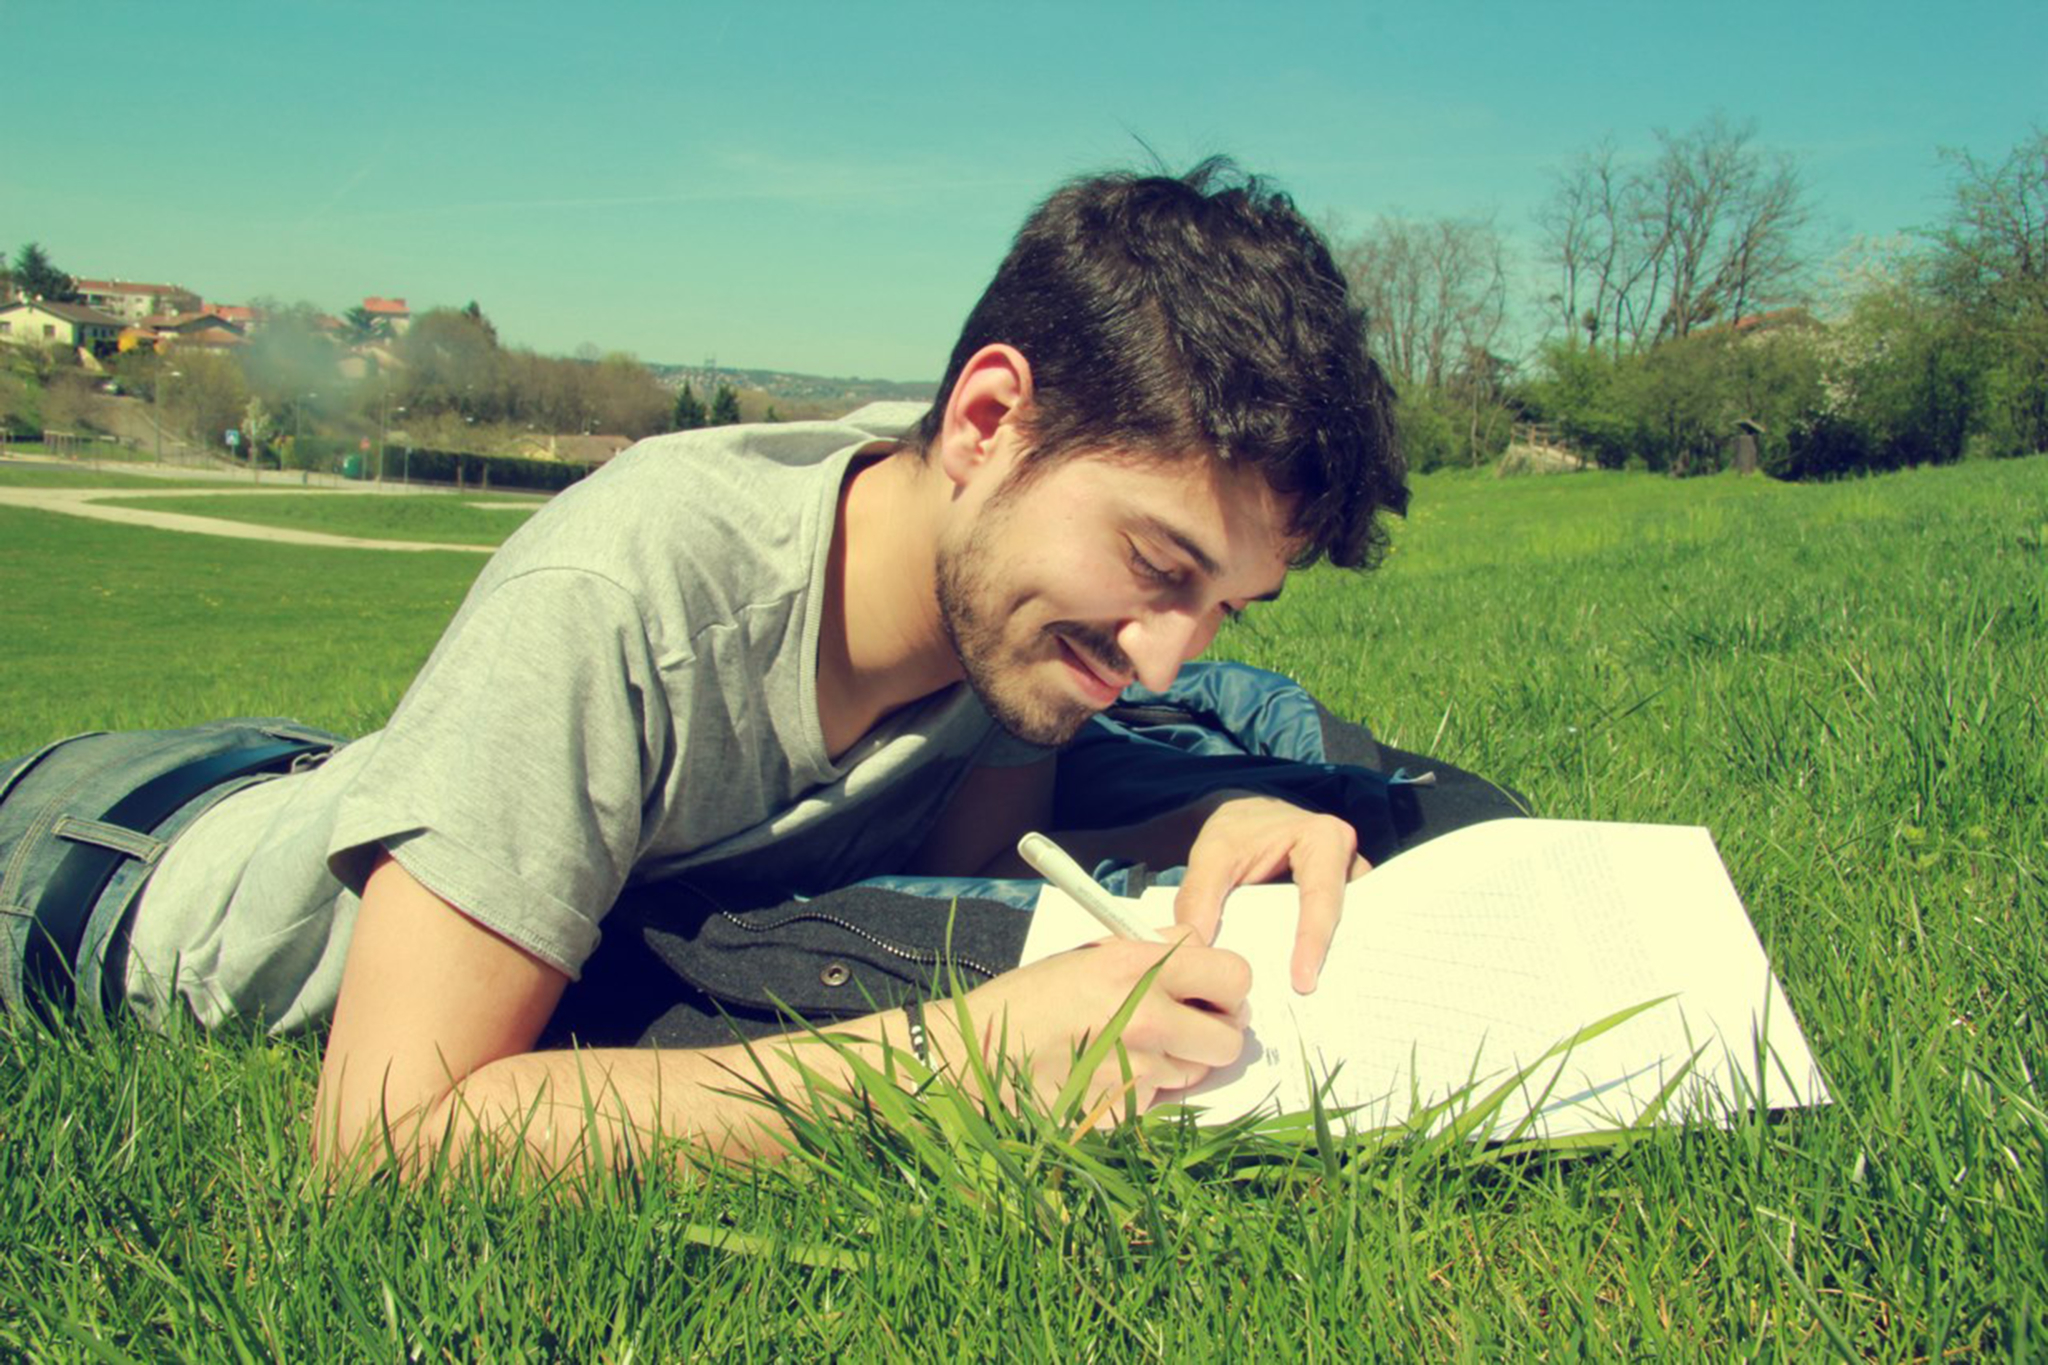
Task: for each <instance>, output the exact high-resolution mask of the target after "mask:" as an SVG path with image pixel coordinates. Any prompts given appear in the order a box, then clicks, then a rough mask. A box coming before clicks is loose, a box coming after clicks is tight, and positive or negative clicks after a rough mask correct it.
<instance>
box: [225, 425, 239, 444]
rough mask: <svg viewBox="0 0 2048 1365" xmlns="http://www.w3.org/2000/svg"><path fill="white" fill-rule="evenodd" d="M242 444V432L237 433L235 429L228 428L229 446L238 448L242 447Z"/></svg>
mask: <svg viewBox="0 0 2048 1365" xmlns="http://www.w3.org/2000/svg"><path fill="white" fill-rule="evenodd" d="M241 443H242V433H241V432H239V431H236V430H235V429H234V428H233V427H229V428H228V445H229V446H231V447H232V446H238V445H240V444H241Z"/></svg>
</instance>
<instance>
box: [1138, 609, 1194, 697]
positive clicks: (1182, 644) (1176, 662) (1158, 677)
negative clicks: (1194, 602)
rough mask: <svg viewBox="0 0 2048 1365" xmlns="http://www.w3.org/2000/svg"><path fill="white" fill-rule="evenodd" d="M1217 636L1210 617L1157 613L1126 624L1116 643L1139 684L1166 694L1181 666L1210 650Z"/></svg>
mask: <svg viewBox="0 0 2048 1365" xmlns="http://www.w3.org/2000/svg"><path fill="white" fill-rule="evenodd" d="M1215 633H1216V632H1215V628H1214V626H1213V625H1211V624H1210V623H1209V622H1208V620H1207V618H1205V617H1203V616H1198V615H1196V614H1195V613H1193V612H1186V611H1155V612H1148V613H1147V614H1145V615H1143V616H1138V617H1134V618H1133V619H1131V620H1130V621H1128V622H1126V623H1125V625H1124V628H1123V630H1121V631H1120V632H1118V635H1117V644H1118V645H1119V646H1120V647H1122V649H1123V651H1124V654H1125V656H1126V657H1128V658H1129V659H1130V661H1131V667H1132V668H1133V669H1135V670H1136V671H1137V674H1138V681H1139V682H1141V683H1143V684H1144V685H1145V686H1146V687H1148V688H1150V689H1151V690H1152V691H1154V692H1164V691H1165V690H1166V689H1167V688H1169V687H1171V686H1173V680H1174V679H1175V678H1176V677H1178V676H1179V675H1180V666H1181V665H1182V664H1184V663H1186V662H1187V661H1188V660H1190V659H1192V658H1194V657H1195V656H1196V655H1197V654H1200V653H1201V652H1202V651H1203V650H1204V649H1207V648H1208V647H1209V640H1210V637H1211V636H1213V635H1214V634H1215Z"/></svg>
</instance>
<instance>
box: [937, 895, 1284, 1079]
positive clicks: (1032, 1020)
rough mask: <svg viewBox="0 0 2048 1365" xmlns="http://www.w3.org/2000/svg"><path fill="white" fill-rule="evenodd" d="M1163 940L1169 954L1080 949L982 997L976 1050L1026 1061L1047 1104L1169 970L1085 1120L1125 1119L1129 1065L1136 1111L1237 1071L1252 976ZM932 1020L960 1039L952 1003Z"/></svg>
mask: <svg viewBox="0 0 2048 1365" xmlns="http://www.w3.org/2000/svg"><path fill="white" fill-rule="evenodd" d="M1166 933H1167V938H1166V939H1165V940H1164V941H1162V942H1133V941H1130V940H1125V939H1108V940H1105V941H1103V942H1101V943H1096V944H1092V945H1089V946H1087V947H1083V948H1075V949H1073V950H1071V951H1069V952H1064V953H1060V954H1057V955H1056V956H1053V957H1048V958H1044V959H1041V960H1040V961H1037V962H1034V963H1031V964H1029V965H1028V966H1024V967H1019V968H1017V969H1015V970H1014V971H1009V972H1005V973H1004V974H1003V975H1001V976H999V977H997V978H995V979H994V980H993V981H990V982H987V983H986V984H984V985H982V986H980V987H977V988H976V989H975V990H973V991H971V992H969V993H968V995H967V997H966V1004H967V1009H968V1016H969V1019H970V1020H971V1022H972V1024H973V1027H974V1030H975V1033H976V1034H977V1038H976V1040H975V1044H974V1045H975V1046H977V1047H978V1048H979V1049H980V1051H981V1054H982V1055H983V1056H984V1057H986V1058H988V1059H989V1060H990V1062H991V1063H993V1061H994V1056H993V1053H994V1049H995V1048H996V1047H997V1045H998V1044H999V1043H1000V1044H1002V1045H1004V1046H1006V1047H1007V1049H1008V1051H1009V1053H1010V1055H1011V1056H1012V1057H1017V1058H1020V1059H1024V1060H1026V1061H1027V1062H1028V1066H1029V1076H1030V1081H1031V1085H1032V1088H1033V1090H1034V1091H1035V1092H1036V1093H1037V1095H1038V1097H1039V1098H1040V1099H1041V1100H1046V1101H1049V1100H1051V1099H1052V1098H1053V1097H1054V1096H1055V1095H1056V1094H1058V1093H1059V1091H1060V1089H1061V1087H1062V1086H1064V1085H1065V1084H1066V1082H1067V1078H1068V1076H1069V1075H1070V1074H1071V1073H1072V1071H1073V1066H1074V1062H1075V1060H1076V1054H1077V1053H1078V1051H1079V1050H1080V1049H1081V1048H1083V1047H1084V1046H1085V1045H1086V1044H1087V1042H1088V1041H1089V1040H1090V1039H1092V1038H1094V1037H1097V1036H1099V1035H1100V1034H1101V1032H1102V1030H1103V1029H1104V1028H1105V1027H1106V1026H1107V1025H1108V1023H1109V1021H1110V1020H1111V1019H1112V1018H1114V1017H1115V1015H1116V1013H1117V1011H1118V1010H1120V1009H1122V1008H1123V1005H1124V1002H1125V1000H1127V999H1129V997H1130V994H1131V992H1132V991H1133V990H1135V989H1136V988H1137V985H1138V983H1139V982H1140V981H1141V980H1142V979H1143V978H1144V976H1145V973H1147V972H1149V971H1151V970H1152V968H1153V967H1154V966H1158V965H1159V964H1160V962H1161V959H1164V960H1165V965H1164V966H1161V967H1160V970H1159V975H1158V976H1157V977H1155V978H1154V979H1153V981H1152V984H1151V987H1150V988H1149V989H1148V990H1147V991H1146V992H1145V994H1144V996H1143V997H1142V998H1141V999H1140V1000H1139V1002H1138V1007H1137V1009H1136V1010H1135V1011H1133V1012H1132V1014H1131V1017H1130V1020H1129V1021H1128V1022H1127V1023H1126V1024H1125V1025H1124V1029H1123V1032H1122V1033H1121V1034H1119V1035H1118V1041H1119V1043H1120V1044H1121V1045H1122V1050H1123V1053H1124V1061H1119V1059H1118V1057H1117V1055H1116V1052H1115V1050H1114V1049H1112V1050H1111V1052H1110V1055H1109V1056H1108V1057H1107V1058H1106V1059H1105V1060H1104V1061H1103V1062H1102V1064H1101V1065H1100V1066H1098V1067H1097V1068H1096V1071H1095V1074H1094V1075H1093V1076H1092V1077H1090V1078H1089V1081H1088V1088H1087V1092H1086V1095H1087V1099H1086V1103H1085V1105H1084V1111H1085V1112H1087V1113H1090V1114H1095V1113H1098V1111H1099V1112H1100V1117H1101V1118H1104V1119H1106V1118H1109V1117H1111V1116H1113V1115H1114V1114H1116V1113H1119V1112H1122V1111H1123V1110H1124V1109H1125V1108H1126V1107H1127V1106H1126V1104H1125V1103H1123V1102H1116V1100H1115V1099H1114V1098H1113V1097H1119V1096H1122V1095H1123V1094H1124V1091H1125V1080H1124V1065H1125V1064H1126V1062H1127V1063H1128V1065H1129V1068H1130V1074H1131V1079H1130V1091H1129V1098H1130V1099H1132V1100H1135V1101H1136V1108H1137V1109H1138V1110H1140V1111H1142V1110H1144V1109H1146V1108H1149V1107H1150V1106H1151V1104H1152V1102H1153V1100H1154V1098H1155V1097H1157V1096H1158V1095H1159V1094H1160V1092H1162V1091H1170V1090H1182V1089H1185V1088H1187V1087H1188V1086H1191V1085H1195V1084H1198V1083H1199V1082H1200V1081H1201V1080H1202V1079H1203V1078H1204V1077H1205V1076H1207V1075H1208V1074H1209V1073H1210V1072H1211V1071H1212V1070H1214V1069H1216V1068H1217V1067H1224V1066H1229V1065H1230V1064H1231V1063H1232V1062H1235V1061H1236V1060H1237V1057H1238V1054H1239V1053H1240V1052H1241V1051H1242V1050H1243V1048H1244V1030H1245V1024H1246V1022H1247V1015H1246V1009H1245V997H1246V995H1247V994H1248V993H1249V991H1250V990H1251V981H1252V972H1251V965H1250V964H1249V963H1247V962H1246V961H1245V960H1244V959H1243V958H1242V957H1239V956H1238V955H1237V954H1236V953H1233V952H1229V951H1226V950H1224V949H1220V948H1211V947H1208V946H1206V945H1205V944H1203V943H1202V941H1201V940H1200V939H1199V938H1198V937H1196V936H1195V935H1194V933H1193V932H1192V931H1191V930H1187V929H1184V928H1177V929H1172V930H1168V931H1166ZM926 1018H927V1020H928V1021H930V1022H934V1023H936V1022H939V1021H941V1020H943V1026H944V1028H945V1031H946V1036H947V1037H948V1038H949V1039H957V1029H956V1028H955V1027H954V1024H955V1020H954V1011H953V1009H952V1007H951V1005H950V1004H949V1003H948V1002H946V1001H939V1002H936V1003H935V1004H932V1005H928V1006H927V1007H926ZM943 1050H946V1049H944V1048H943V1047H942V1051H943ZM1105 1100H1111V1101H1112V1102H1111V1103H1108V1104H1105V1103H1104V1101H1105Z"/></svg>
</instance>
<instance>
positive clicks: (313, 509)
mask: <svg viewBox="0 0 2048 1365" xmlns="http://www.w3.org/2000/svg"><path fill="white" fill-rule="evenodd" d="M107 501H109V502H111V503H112V504H113V505H114V506H116V507H141V508H146V509H148V510H150V511H153V512H181V513H184V514H186V515H188V516H195V517H220V518H223V519H225V520H227V521H243V522H251V523H254V524H255V525H258V526H283V527H287V528H289V529H291V530H294V531H322V532H325V533H327V534H329V535H337V536H360V537H363V538H365V539H373V540H417V541H425V542H428V543H431V544H436V545H496V544H498V543H499V542H500V541H502V540H504V538H505V537H506V536H508V535H510V534H512V532H514V531H515V530H517V529H518V528H519V526H520V525H521V524H522V523H523V522H524V521H525V520H526V519H527V518H528V517H530V516H532V515H533V514H534V513H535V512H537V511H539V510H540V508H541V503H540V502H539V501H537V500H536V501H534V502H533V503H532V504H531V505H529V506H524V507H507V506H503V505H502V504H503V503H504V502H505V501H507V500H506V499H502V498H499V499H491V500H479V501H486V502H492V501H495V502H496V503H498V504H500V505H497V506H490V505H486V506H477V505H476V504H475V502H471V501H465V500H463V499H460V498H453V497H444V496H405V495H402V494H401V495H391V496H385V495H376V494H368V493H237V494H227V495H223V494H219V493H216V494H214V495H213V496H212V497H205V496H199V495H194V496H192V497H181V498H110V499H108V500H107Z"/></svg>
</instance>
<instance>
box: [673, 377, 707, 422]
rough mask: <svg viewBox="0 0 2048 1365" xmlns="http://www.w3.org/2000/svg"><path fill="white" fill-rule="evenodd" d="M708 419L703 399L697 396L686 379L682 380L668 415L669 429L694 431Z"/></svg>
mask: <svg viewBox="0 0 2048 1365" xmlns="http://www.w3.org/2000/svg"><path fill="white" fill-rule="evenodd" d="M709 420H710V415H709V414H708V413H706V412H705V411H704V402H703V400H702V399H700V398H698V397H697V391H696V390H695V389H693V388H691V387H690V384H689V381H688V380H685V381H683V386H682V387H681V388H680V389H677V390H676V405H675V409H674V411H673V412H672V413H671V414H670V416H669V430H671V431H695V430H696V429H697V428H698V427H701V426H704V425H706V424H707V423H708V422H709Z"/></svg>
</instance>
